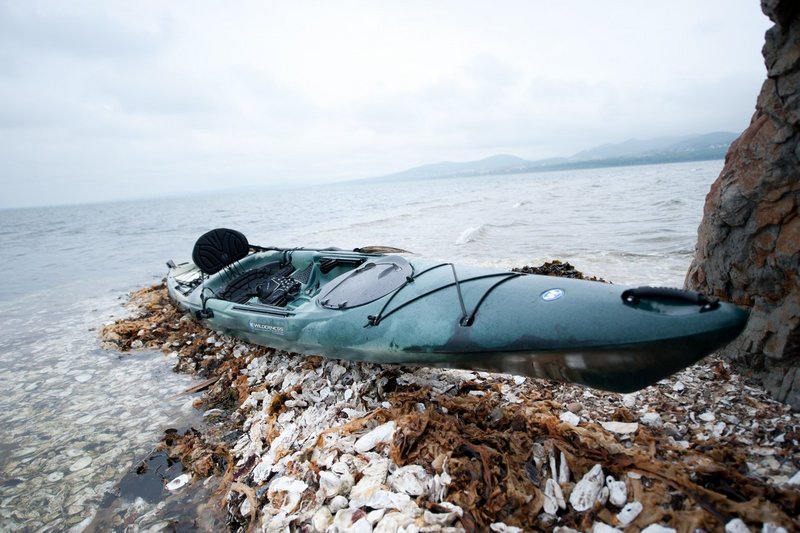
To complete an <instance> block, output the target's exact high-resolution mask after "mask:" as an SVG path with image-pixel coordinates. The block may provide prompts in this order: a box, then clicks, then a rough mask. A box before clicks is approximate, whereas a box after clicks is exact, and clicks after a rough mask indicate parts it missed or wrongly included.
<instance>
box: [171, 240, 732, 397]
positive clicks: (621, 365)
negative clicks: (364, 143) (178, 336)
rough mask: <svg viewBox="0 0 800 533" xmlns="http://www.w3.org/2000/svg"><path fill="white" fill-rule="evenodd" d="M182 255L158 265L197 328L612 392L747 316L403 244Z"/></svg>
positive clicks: (639, 384) (640, 381) (683, 356)
mask: <svg viewBox="0 0 800 533" xmlns="http://www.w3.org/2000/svg"><path fill="white" fill-rule="evenodd" d="M200 259H202V257H198V258H196V259H195V263H197V262H200V263H203V261H200ZM195 263H183V264H181V265H175V264H174V263H172V262H170V263H169V265H170V270H169V273H168V276H167V287H168V290H169V294H170V296H171V298H172V299H173V300H174V301H175V302H176V303H177V304H178V305H180V306H181V307H183V308H185V309H187V310H189V311H191V312H192V313H193V314H194V315H195V316H196V317H197V318H198V319H199V320H202V321H203V322H205V323H206V324H207V325H208V327H210V328H212V329H214V330H217V331H222V332H224V333H226V334H229V335H231V336H234V337H238V338H241V339H245V340H247V341H250V342H253V343H256V344H260V345H264V346H269V347H273V348H276V349H282V350H287V351H291V352H296V353H302V354H313V355H321V356H325V357H332V358H340V359H350V360H358V361H369V362H373V363H393V364H407V365H423V366H432V367H447V368H462V369H472V370H479V371H490V372H505V373H512V374H517V375H522V376H531V377H537V378H548V379H553V380H557V381H562V382H569V383H577V384H581V385H586V386H589V387H593V388H598V389H603V390H609V391H615V392H631V391H634V390H638V389H641V388H643V387H646V386H648V385H651V384H653V383H655V382H657V381H659V380H661V379H663V378H665V377H668V376H669V375H671V374H673V373H674V372H677V371H679V370H681V369H683V368H685V367H687V366H689V365H691V364H693V363H695V362H696V361H698V360H700V359H701V358H703V357H704V356H706V355H708V354H710V353H711V352H713V351H714V350H716V349H718V348H720V347H721V346H724V345H725V344H727V343H728V342H730V341H731V340H733V339H734V338H735V337H736V336H737V335H738V334H739V333H740V332H741V330H742V329H743V328H744V325H745V322H746V320H747V316H748V313H747V311H745V310H743V309H741V308H739V307H736V306H734V305H731V304H727V303H722V302H716V301H712V300H709V299H707V298H705V297H703V296H702V295H698V294H697V293H690V292H688V291H679V290H677V289H661V288H652V287H641V288H633V289H631V288H627V287H621V286H617V285H613V284H606V283H598V282H591V281H583V280H575V279H567V278H557V277H551V276H539V275H525V274H519V273H512V272H505V271H498V270H492V269H487V268H482V267H476V266H469V265H454V264H451V263H442V262H435V261H430V260H425V259H418V258H416V257H415V256H413V255H402V256H401V255H388V254H380V253H364V252H350V251H342V250H335V249H329V250H307V249H290V250H287V249H264V248H257V247H256V251H252V250H250V251H249V253H248V254H247V255H245V256H244V257H242V258H241V259H238V260H236V261H235V262H233V263H231V264H229V265H225V266H224V268H221V269H220V270H219V271H217V272H214V273H211V274H208V273H204V272H203V271H202V270H201V269H200V268H199V267H198V266H197V265H196V264H195ZM205 270H209V269H208V268H206V269H205ZM276 288H277V289H276ZM281 291H283V292H281ZM276 294H277V295H278V296H277V297H276ZM281 297H282V298H281ZM276 298H277V299H276ZM276 302H277V303H276Z"/></svg>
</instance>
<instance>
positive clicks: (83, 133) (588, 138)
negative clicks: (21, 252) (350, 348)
mask: <svg viewBox="0 0 800 533" xmlns="http://www.w3.org/2000/svg"><path fill="white" fill-rule="evenodd" d="M348 6H349V7H346V6H345V7H342V6H335V7H334V6H332V5H331V6H329V5H328V4H314V5H313V6H312V5H310V4H302V5H297V6H295V5H291V4H278V5H273V4H264V3H260V2H244V3H241V4H236V5H232V6H218V5H216V4H215V3H210V2H208V3H207V2H180V1H179V2H175V3H161V2H154V1H153V2H151V1H149V0H145V1H143V2H141V3H136V4H135V5H133V4H130V5H128V4H126V3H122V2H115V1H111V2H99V1H98V2H95V1H92V0H87V1H85V2H82V3H79V4H70V5H66V4H62V3H60V2H55V1H32V2H9V1H5V2H3V1H0V102H1V103H0V187H2V192H3V194H2V197H0V207H6V206H14V205H34V204H48V203H62V202H80V201H101V200H106V199H118V198H124V197H130V196H145V195H148V194H157V193H173V192H178V191H181V190H187V189H192V188H195V189H209V188H213V187H218V186H243V185H253V184H263V185H268V184H269V183H270V180H282V181H284V182H285V181H299V182H308V181H330V180H337V179H339V180H340V179H352V178H362V177H367V176H370V175H379V174H384V173H389V172H392V171H398V170H403V169H404V168H406V167H409V166H414V165H419V164H425V163H431V162H436V161H439V160H444V159H450V160H467V159H477V158H480V157H485V156H488V155H492V154H495V153H513V154H515V155H519V156H521V157H527V158H540V157H550V156H560V155H570V154H571V153H574V152H577V151H579V150H581V149H585V148H589V147H591V146H594V145H597V144H601V143H606V142H617V141H623V140H626V139H629V138H633V137H639V138H645V137H653V136H659V135H678V134H684V133H701V132H705V131H712V130H741V129H743V128H744V127H745V126H746V124H747V121H748V120H749V118H750V115H751V114H752V110H753V104H754V102H755V96H756V94H757V92H758V89H759V86H760V83H761V81H762V79H763V76H764V69H763V62H762V60H761V58H760V47H761V43H762V40H763V31H764V30H765V29H766V27H768V21H767V20H766V18H765V17H763V16H762V15H760V14H759V11H758V5H757V2H754V1H751V0H736V1H735V2H729V1H723V0H714V1H709V2H704V3H702V4H697V3H694V2H689V1H688V0H684V1H676V2H674V3H670V4H669V5H666V4H665V5H659V6H655V7H653V6H643V4H642V3H639V2H633V1H629V2H614V3H598V2H578V3H577V4H575V5H570V6H565V5H561V4H558V5H554V4H552V3H547V2H514V1H512V2H510V3H508V4H504V5H502V6H501V7H496V6H490V5H488V4H486V3H482V2H469V1H467V2H444V3H441V4H439V3H437V4H429V3H422V2H413V1H412V2H410V3H404V4H403V5H402V6H398V5H396V4H394V3H390V2H386V3H383V2H379V3H373V2H369V3H359V2H356V3H354V4H348Z"/></svg>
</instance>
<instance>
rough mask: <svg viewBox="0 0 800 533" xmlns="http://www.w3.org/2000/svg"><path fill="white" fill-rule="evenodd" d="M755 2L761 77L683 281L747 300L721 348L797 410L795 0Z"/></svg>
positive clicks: (799, 24) (799, 58) (799, 121)
mask: <svg viewBox="0 0 800 533" xmlns="http://www.w3.org/2000/svg"><path fill="white" fill-rule="evenodd" d="M761 8H762V11H763V12H764V14H765V15H767V16H768V17H769V18H770V20H772V21H773V22H774V23H775V25H774V26H773V27H772V28H771V29H770V30H769V31H768V32H767V34H766V43H765V44H764V48H763V55H764V60H765V63H766V67H767V79H766V81H765V82H764V84H763V86H762V88H761V93H760V94H759V96H758V100H757V102H756V112H755V114H754V115H753V118H752V120H751V123H750V126H749V127H748V128H747V129H746V130H745V132H744V133H743V134H742V135H741V137H739V138H738V139H737V140H736V141H734V142H733V144H732V145H731V147H730V150H729V151H728V153H727V155H726V157H725V166H724V167H723V169H722V172H721V174H720V176H719V177H718V178H717V180H716V182H715V183H714V184H713V185H712V187H711V191H710V192H709V194H708V196H707V197H706V204H705V211H704V216H703V221H702V223H701V225H700V228H699V230H698V242H697V249H696V252H695V258H694V261H693V263H692V265H691V267H690V268H689V272H688V274H687V277H686V285H687V286H688V287H689V288H692V289H695V290H699V291H702V292H705V293H707V294H713V295H715V296H718V297H720V298H723V299H725V300H728V301H732V302H735V303H737V304H740V305H744V306H748V307H750V308H751V309H752V312H751V316H750V321H749V323H748V326H747V329H746V330H745V331H744V333H743V334H742V335H741V336H740V337H739V338H738V339H737V340H736V341H734V343H732V344H731V345H730V346H728V347H727V348H726V349H725V351H724V352H723V355H725V356H726V357H727V358H729V359H731V360H732V361H734V362H735V363H737V364H739V365H741V366H743V367H745V368H746V369H747V372H748V373H749V374H751V375H752V376H753V377H754V378H756V379H757V380H758V381H760V382H761V383H762V384H763V386H764V387H765V388H766V389H767V390H768V391H769V392H770V393H771V394H773V395H774V396H775V397H776V398H777V399H779V400H781V401H785V402H787V403H789V404H791V405H792V406H793V407H794V408H796V409H800V214H798V210H799V207H798V206H800V2H797V0H762V1H761Z"/></svg>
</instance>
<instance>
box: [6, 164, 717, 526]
mask: <svg viewBox="0 0 800 533" xmlns="http://www.w3.org/2000/svg"><path fill="white" fill-rule="evenodd" d="M722 165H723V162H722V161H702V162H688V163H674V164H663V165H648V166H630V167H617V168H603V169H582V170H564V171H557V172H540V173H531V174H512V175H501V176H479V177H466V178H448V179H438V180H429V181H408V182H376V181H362V182H351V183H346V184H336V185H324V186H309V187H305V188H296V189H283V190H269V189H259V190H249V191H237V192H227V193H214V194H187V195H186V196H185V197H180V198H161V199H151V200H137V201H127V202H115V203H98V204H90V205H70V206H59V207H41V208H28V209H7V210H0V252H1V253H2V263H3V272H5V274H4V275H3V276H0V428H1V429H0V531H64V530H68V529H70V528H72V530H73V531H81V530H83V529H84V528H86V527H88V526H90V524H91V523H92V520H93V519H95V517H96V515H97V514H98V511H99V510H100V509H102V508H103V507H104V506H106V505H107V502H108V501H109V500H110V499H114V497H119V495H120V489H119V486H120V481H121V480H122V479H123V478H124V477H125V476H126V474H128V473H129V472H130V471H131V469H132V468H133V467H135V466H136V465H137V464H139V463H140V462H141V461H143V460H144V459H146V458H147V457H148V456H149V454H150V453H151V452H152V450H153V448H154V446H155V445H156V443H157V442H158V441H159V439H160V437H161V436H162V435H163V432H164V431H165V430H166V429H169V428H178V429H181V428H188V427H192V426H194V427H202V424H203V416H202V415H203V414H202V413H201V412H198V411H197V410H196V409H195V408H194V407H193V401H194V399H195V396H192V395H181V394H180V393H181V392H182V391H184V390H185V389H187V388H188V387H191V386H192V385H193V384H194V383H195V381H194V380H193V378H192V377H191V376H187V375H182V374H177V373H174V372H173V371H172V367H173V365H174V363H175V361H174V360H171V359H170V358H169V357H168V356H165V355H164V354H162V353H160V352H157V351H140V352H136V353H125V354H123V353H119V352H115V351H113V350H108V349H104V348H103V347H102V346H101V343H100V340H99V337H98V334H99V330H100V329H101V328H102V326H103V325H104V324H106V323H108V322H110V321H113V320H115V319H118V318H120V317H123V316H126V313H128V311H127V310H126V308H125V307H123V304H124V303H125V302H126V299H127V295H128V294H129V292H130V291H132V290H136V289H138V288H141V287H144V286H147V285H150V284H153V283H156V282H158V281H160V280H161V279H162V278H163V277H164V276H165V274H166V271H167V267H166V265H165V263H166V261H167V260H170V259H173V260H175V261H176V262H182V261H186V260H188V259H189V258H190V256H191V252H192V247H193V245H194V242H195V240H196V239H197V237H199V236H200V235H201V234H202V233H204V232H206V231H208V230H210V229H213V228H216V227H227V228H233V229H237V230H239V231H241V232H243V233H244V234H245V235H246V236H247V238H248V240H249V242H250V243H252V244H257V245H262V246H285V247H309V248H311V247H329V246H335V247H339V248H342V249H352V248H356V247H361V246H368V245H386V246H394V247H398V248H402V249H404V250H408V251H410V252H413V253H414V254H417V255H420V256H424V257H427V258H431V259H442V260H448V261H453V262H456V263H465V264H474V265H486V266H492V267H496V268H500V269H510V268H512V267H520V266H523V265H539V264H541V263H543V262H545V261H551V260H554V259H559V260H561V261H566V262H569V263H571V264H572V265H574V266H575V267H576V268H577V269H578V270H580V271H582V272H584V273H585V274H588V275H593V276H598V277H601V278H603V279H605V280H608V281H611V282H613V283H617V284H622V285H659V286H675V287H681V286H683V282H684V276H685V274H686V270H687V268H688V267H689V264H690V262H691V260H692V256H693V253H694V247H695V242H696V239H697V227H698V225H699V223H700V220H701V218H702V215H703V204H704V201H705V196H706V194H707V193H708V191H709V188H710V186H711V184H712V183H713V181H714V180H715V179H716V177H717V176H718V174H719V172H720V170H721V169H722ZM186 490H191V489H186ZM139 500H141V501H139ZM127 504H132V505H139V506H141V507H142V513H140V514H141V515H146V514H147V513H151V514H154V515H155V514H157V512H158V510H159V508H158V504H157V503H156V502H153V501H145V500H142V499H141V498H139V499H138V500H135V501H132V502H127ZM190 506H191V504H190V503H187V504H186V508H184V509H181V508H180V506H178V510H175V507H174V506H173V507H172V508H171V510H170V512H172V513H173V514H175V513H177V514H178V515H180V514H181V513H185V514H186V516H191V514H192V513H193V512H194V511H193V510H192V509H191V508H189V507H190ZM162 518H163V517H162ZM167 518H169V517H167ZM172 518H174V517H172ZM164 523H169V522H164ZM134 525H135V524H134Z"/></svg>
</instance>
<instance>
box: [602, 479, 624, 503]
mask: <svg viewBox="0 0 800 533" xmlns="http://www.w3.org/2000/svg"><path fill="white" fill-rule="evenodd" d="M606 486H607V487H608V491H609V494H608V501H610V502H611V504H612V505H616V506H617V507H622V506H623V505H625V504H626V503H627V502H628V487H627V486H626V485H625V482H624V481H616V480H615V479H614V478H613V477H611V476H608V477H607V478H606Z"/></svg>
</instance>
